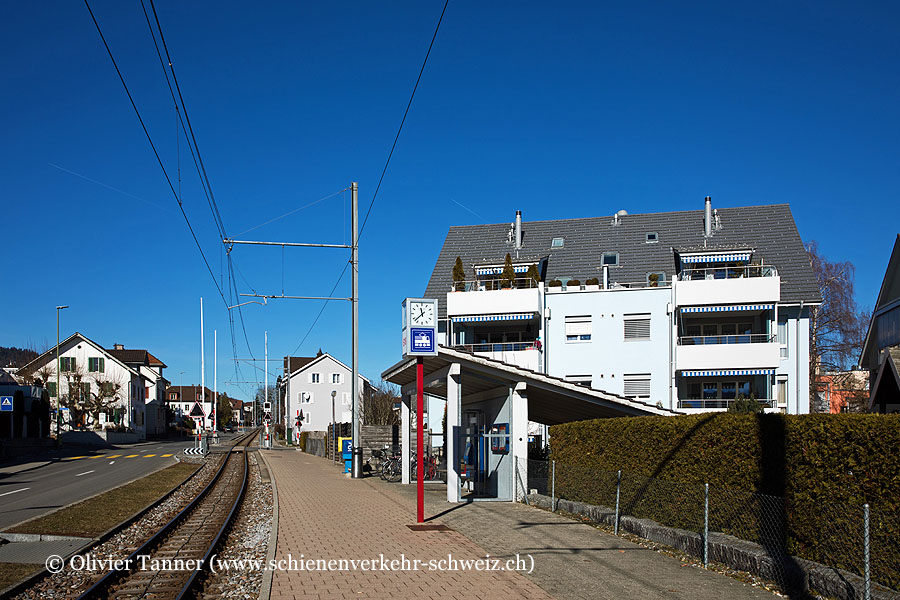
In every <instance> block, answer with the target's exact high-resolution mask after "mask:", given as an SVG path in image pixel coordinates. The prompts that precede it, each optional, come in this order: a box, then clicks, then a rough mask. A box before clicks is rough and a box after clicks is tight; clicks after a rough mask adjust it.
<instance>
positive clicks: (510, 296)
mask: <svg viewBox="0 0 900 600" xmlns="http://www.w3.org/2000/svg"><path fill="white" fill-rule="evenodd" d="M542 293H543V285H542V284H541V283H540V282H535V281H533V280H532V279H530V278H526V277H520V278H516V279H515V281H514V283H513V287H510V288H504V287H502V283H501V281H500V280H499V279H487V280H478V281H462V282H458V283H457V284H455V285H454V289H453V290H451V291H450V292H449V293H448V294H447V316H449V317H458V316H462V315H492V314H500V313H540V310H541V294H542Z"/></svg>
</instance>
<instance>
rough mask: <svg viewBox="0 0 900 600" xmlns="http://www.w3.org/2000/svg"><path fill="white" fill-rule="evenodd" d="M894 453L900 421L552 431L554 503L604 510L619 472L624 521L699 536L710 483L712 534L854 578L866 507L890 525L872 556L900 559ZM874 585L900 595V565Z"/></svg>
mask: <svg viewBox="0 0 900 600" xmlns="http://www.w3.org/2000/svg"><path fill="white" fill-rule="evenodd" d="M898 449H900V416H898V415H776V414H758V415H732V414H722V413H718V414H703V415H690V416H680V417H632V418H619V419H600V420H594V421H581V422H577V423H566V424H563V425H556V426H553V427H551V429H550V450H551V452H550V456H551V458H552V459H553V460H555V461H556V463H557V467H556V469H557V483H556V486H557V491H558V494H559V496H560V497H561V498H568V499H572V500H579V501H583V502H589V503H593V504H601V505H605V506H611V505H612V503H614V498H615V473H616V471H618V470H620V469H621V470H622V472H623V482H622V490H621V491H622V499H621V503H622V506H623V514H632V515H635V516H638V517H645V518H651V519H654V520H656V521H658V522H660V523H663V524H666V525H669V526H673V527H683V528H686V529H691V530H694V531H697V526H698V519H699V523H701V524H702V498H703V493H702V484H704V483H709V484H710V490H711V491H710V519H711V522H710V526H711V528H712V529H713V530H715V531H721V532H723V533H730V534H732V535H735V536H738V537H741V538H743V539H749V540H751V541H755V542H758V543H761V544H763V545H764V546H767V547H770V546H778V547H779V548H783V549H785V550H787V551H788V552H789V553H791V554H793V555H796V556H801V557H804V558H809V559H811V560H816V561H819V562H823V563H825V564H828V565H831V566H837V567H842V568H846V569H849V570H852V571H856V572H859V571H860V570H861V560H860V559H861V551H860V550H859V547H860V545H861V541H860V540H861V528H862V504H863V503H865V502H868V503H869V504H870V506H871V507H872V508H873V509H874V510H876V511H878V513H879V514H880V515H885V516H886V517H885V518H884V519H882V520H881V525H880V526H879V527H878V528H877V530H874V531H873V540H872V544H873V546H874V545H876V544H878V543H879V539H880V540H883V541H884V544H885V551H887V552H889V553H890V554H893V555H896V556H898V559H900V552H898V550H897V547H896V542H891V540H892V539H893V540H897V539H900V452H898ZM761 494H762V495H761ZM698 503H699V507H700V513H699V514H698V512H697V508H698ZM873 551H874V548H873ZM896 562H897V563H900V560H898V561H896ZM877 575H878V577H877V579H879V580H880V581H881V582H883V583H885V584H888V585H892V586H894V587H896V586H898V585H900V572H898V567H897V565H895V566H894V567H893V568H890V567H889V566H886V567H885V569H881V570H880V573H878V574H877Z"/></svg>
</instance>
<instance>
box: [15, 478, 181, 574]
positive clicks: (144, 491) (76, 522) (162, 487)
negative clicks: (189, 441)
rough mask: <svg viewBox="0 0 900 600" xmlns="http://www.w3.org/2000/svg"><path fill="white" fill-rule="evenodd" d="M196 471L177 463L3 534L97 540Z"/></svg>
mask: <svg viewBox="0 0 900 600" xmlns="http://www.w3.org/2000/svg"><path fill="white" fill-rule="evenodd" d="M198 468H199V465H196V464H190V463H178V464H175V465H172V466H171V467H167V468H165V469H162V470H160V471H156V472H155V473H151V474H149V475H147V476H146V477H142V478H141V479H138V480H137V481H132V482H131V483H129V484H126V485H123V486H121V487H118V488H115V489H112V490H109V491H108V492H104V493H103V494H100V495H99V496H94V497H93V498H88V499H87V500H84V501H83V502H79V503H78V504H74V505H72V506H69V507H68V508H63V509H61V510H58V511H56V512H54V513H50V514H49V515H46V516H44V517H40V518H37V519H34V520H31V521H28V522H27V523H22V524H21V525H17V526H15V527H12V528H10V529H7V530H6V531H8V532H10V533H46V534H52V535H71V536H78V537H91V538H92V537H97V536H99V535H101V534H102V533H104V532H106V531H108V530H109V529H111V528H113V527H115V526H116V525H118V524H119V523H121V522H122V521H124V520H126V519H127V518H129V517H131V516H132V515H134V514H135V513H137V512H138V511H140V510H142V509H143V508H145V507H146V506H147V505H149V504H150V503H151V502H154V501H155V500H157V499H159V498H160V497H161V496H163V495H164V494H165V493H166V492H168V491H169V490H171V489H173V488H175V487H177V486H178V485H180V484H181V483H182V482H184V481H185V480H186V479H187V478H188V477H190V476H191V475H192V474H193V473H194V472H195V471H196V470H197V469H198ZM2 588H3V586H0V589H2Z"/></svg>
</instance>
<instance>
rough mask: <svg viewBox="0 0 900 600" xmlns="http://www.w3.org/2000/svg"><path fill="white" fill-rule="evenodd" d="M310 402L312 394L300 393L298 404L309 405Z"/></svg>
mask: <svg viewBox="0 0 900 600" xmlns="http://www.w3.org/2000/svg"><path fill="white" fill-rule="evenodd" d="M312 401H313V395H312V392H300V404H309V403H310V402H312Z"/></svg>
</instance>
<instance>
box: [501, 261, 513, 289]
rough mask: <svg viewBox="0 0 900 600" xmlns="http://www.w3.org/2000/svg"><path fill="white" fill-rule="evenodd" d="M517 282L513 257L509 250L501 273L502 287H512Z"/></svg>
mask: <svg viewBox="0 0 900 600" xmlns="http://www.w3.org/2000/svg"><path fill="white" fill-rule="evenodd" d="M515 283H516V271H515V269H513V264H512V257H511V256H510V255H509V252H507V253H506V260H504V261H503V272H502V273H501V274H500V287H504V288H511V287H513V286H514V285H515Z"/></svg>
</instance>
